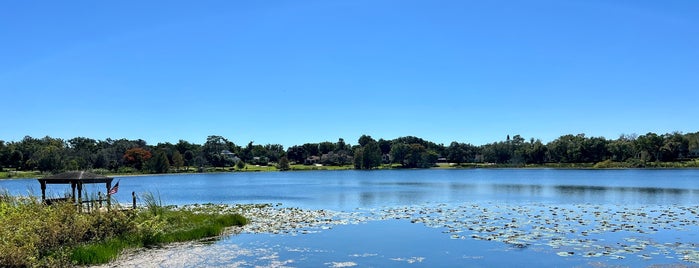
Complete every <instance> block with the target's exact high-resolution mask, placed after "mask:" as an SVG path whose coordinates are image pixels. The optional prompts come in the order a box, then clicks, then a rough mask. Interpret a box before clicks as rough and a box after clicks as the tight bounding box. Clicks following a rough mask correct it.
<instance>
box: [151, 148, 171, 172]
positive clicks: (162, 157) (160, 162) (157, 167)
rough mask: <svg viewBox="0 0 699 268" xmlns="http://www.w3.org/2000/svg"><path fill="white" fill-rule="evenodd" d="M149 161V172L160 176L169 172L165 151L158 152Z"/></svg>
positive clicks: (168, 162)
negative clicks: (150, 164) (150, 163)
mask: <svg viewBox="0 0 699 268" xmlns="http://www.w3.org/2000/svg"><path fill="white" fill-rule="evenodd" d="M151 161H152V167H151V171H153V172H154V173H157V174H161V173H167V172H168V171H170V161H169V160H168V159H167V153H166V152H165V151H160V152H158V154H157V155H156V156H155V157H154V158H153V159H152V160H151Z"/></svg>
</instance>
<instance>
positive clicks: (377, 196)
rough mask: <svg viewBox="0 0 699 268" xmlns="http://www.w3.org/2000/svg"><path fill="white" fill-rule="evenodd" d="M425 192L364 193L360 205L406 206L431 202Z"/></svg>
mask: <svg viewBox="0 0 699 268" xmlns="http://www.w3.org/2000/svg"><path fill="white" fill-rule="evenodd" d="M426 196H427V192H425V191H382V192H362V193H361V194H360V195H359V203H360V204H361V205H362V206H374V205H381V204H395V203H399V204H405V203H414V202H425V201H430V200H427V199H428V198H427V197H426Z"/></svg>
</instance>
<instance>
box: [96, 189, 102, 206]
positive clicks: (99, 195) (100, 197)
mask: <svg viewBox="0 0 699 268" xmlns="http://www.w3.org/2000/svg"><path fill="white" fill-rule="evenodd" d="M97 202H99V208H102V192H97Z"/></svg>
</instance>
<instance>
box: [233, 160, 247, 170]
mask: <svg viewBox="0 0 699 268" xmlns="http://www.w3.org/2000/svg"><path fill="white" fill-rule="evenodd" d="M235 167H236V168H238V169H239V170H240V169H243V168H245V162H243V160H240V161H238V163H235Z"/></svg>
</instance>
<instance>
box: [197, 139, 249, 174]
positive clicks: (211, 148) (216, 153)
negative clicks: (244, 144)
mask: <svg viewBox="0 0 699 268" xmlns="http://www.w3.org/2000/svg"><path fill="white" fill-rule="evenodd" d="M250 143H251V144H252V142H250ZM229 144H230V142H229V141H228V140H227V139H226V138H224V137H222V136H216V135H212V136H209V137H207V138H206V143H204V146H202V154H203V155H204V158H205V159H206V161H208V162H209V164H211V165H212V166H214V167H224V166H225V163H226V161H225V159H224V157H223V156H222V155H221V153H222V152H223V151H224V150H229V148H228V145H229Z"/></svg>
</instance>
